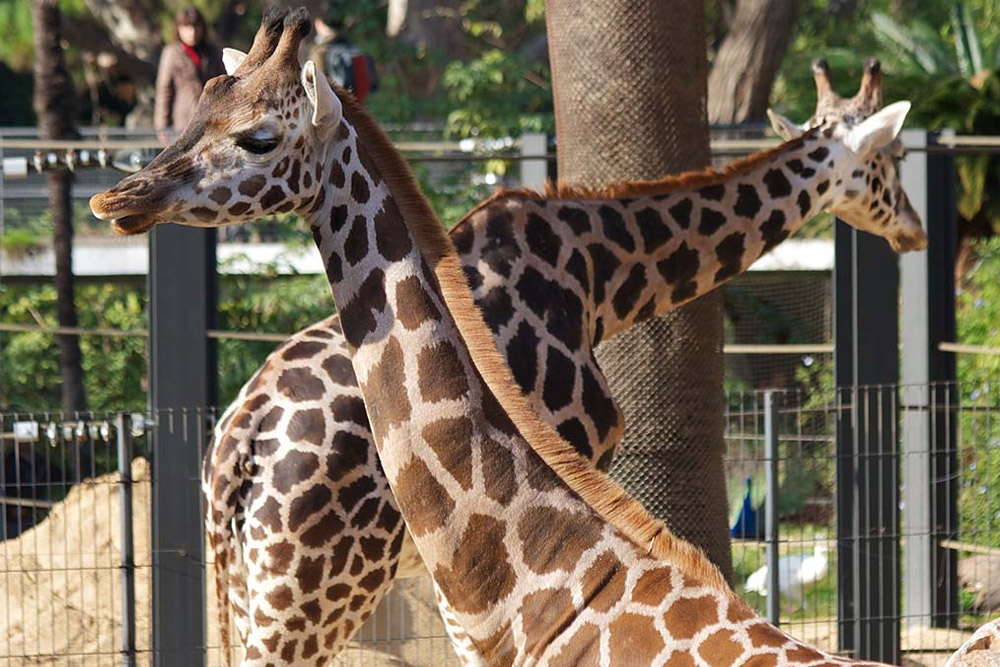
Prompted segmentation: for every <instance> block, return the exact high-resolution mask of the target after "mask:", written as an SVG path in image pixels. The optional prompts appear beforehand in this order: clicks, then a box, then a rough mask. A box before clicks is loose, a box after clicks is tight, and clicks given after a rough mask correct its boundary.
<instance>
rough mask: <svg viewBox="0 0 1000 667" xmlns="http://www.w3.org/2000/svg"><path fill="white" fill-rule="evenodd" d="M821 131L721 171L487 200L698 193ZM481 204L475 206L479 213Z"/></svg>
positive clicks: (523, 191) (554, 187)
mask: <svg viewBox="0 0 1000 667" xmlns="http://www.w3.org/2000/svg"><path fill="white" fill-rule="evenodd" d="M817 132H818V128H813V129H810V130H808V131H807V132H805V133H804V134H802V135H800V136H798V137H796V138H795V139H792V140H791V141H786V142H784V143H782V144H780V145H778V146H775V147H774V148H769V149H768V150H765V151H759V152H757V153H754V154H752V155H747V156H746V157H742V158H740V159H738V160H733V161H732V162H730V163H729V164H728V165H726V166H725V167H723V168H722V169H713V168H711V167H708V168H705V169H695V170H692V171H685V172H682V173H680V174H673V175H670V176H666V177H664V178H658V179H654V180H648V181H647V180H636V181H629V180H625V181H618V182H616V183H611V184H609V185H605V186H596V187H592V186H587V185H568V184H556V183H552V182H551V181H546V182H545V191H544V192H538V191H537V190H529V189H527V188H509V189H501V190H498V191H497V192H496V193H495V194H494V195H493V196H492V197H490V198H489V199H488V200H486V202H485V203H486V204H489V203H493V202H494V201H496V200H498V199H504V198H507V197H521V198H527V199H532V200H536V201H541V200H553V199H554V200H567V199H575V200H579V199H623V198H626V197H648V196H651V195H666V194H671V193H674V192H679V191H681V190H696V189H698V188H704V187H707V186H710V185H718V184H719V183H722V182H724V181H727V180H729V179H730V178H732V177H734V176H739V175H741V174H745V173H747V172H750V171H752V170H754V169H756V168H757V167H759V166H760V165H762V164H764V163H766V162H769V161H770V160H772V159H774V158H775V157H777V156H779V155H781V154H783V153H785V152H787V151H791V150H795V149H797V148H800V147H801V146H802V144H804V143H805V141H806V139H808V138H810V137H813V136H815V135H816V133H817ZM479 208H482V205H480V206H478V207H476V210H478V209H479Z"/></svg>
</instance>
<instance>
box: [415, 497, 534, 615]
mask: <svg viewBox="0 0 1000 667" xmlns="http://www.w3.org/2000/svg"><path fill="white" fill-rule="evenodd" d="M400 486H402V485H400ZM397 497H398V496H397ZM449 500H450V499H449ZM400 504H402V503H400ZM410 516H412V515H411V514H410V513H409V512H406V517H407V519H406V522H407V525H408V526H409V527H410V529H411V530H412V529H413V523H412V522H411V521H410ZM506 533H507V527H506V525H505V524H504V523H503V522H502V521H500V520H498V519H494V518H493V517H490V516H486V515H483V514H473V515H472V516H471V517H469V523H468V525H467V526H466V527H465V532H464V533H462V537H461V539H460V540H459V541H458V543H459V544H460V545H462V546H461V548H460V549H458V550H457V551H456V552H455V555H454V557H453V559H452V565H451V567H446V566H444V565H441V566H438V569H437V571H436V572H435V573H434V580H435V581H436V582H437V583H438V586H439V587H440V588H441V592H442V593H443V594H444V597H445V599H447V600H448V602H449V604H451V606H452V608H453V609H454V610H455V611H457V612H459V613H462V614H478V613H481V612H483V611H486V610H487V609H489V608H490V607H492V606H493V605H495V604H496V603H497V602H499V601H500V600H502V599H503V598H505V597H506V596H507V595H508V594H509V593H510V592H511V590H513V588H514V580H515V579H516V575H515V573H514V568H512V567H511V566H510V561H509V559H508V557H507V549H506V547H505V546H504V543H503V538H504V536H505V535H506ZM413 534H414V535H419V534H420V533H417V532H416V531H415V530H414V531H413Z"/></svg>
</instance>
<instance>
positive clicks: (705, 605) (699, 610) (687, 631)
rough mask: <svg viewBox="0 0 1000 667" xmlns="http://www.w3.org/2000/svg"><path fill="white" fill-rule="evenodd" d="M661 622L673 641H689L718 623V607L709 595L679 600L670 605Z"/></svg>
mask: <svg viewBox="0 0 1000 667" xmlns="http://www.w3.org/2000/svg"><path fill="white" fill-rule="evenodd" d="M663 620H664V621H665V622H666V625H667V631H668V632H670V635H671V636H672V637H673V638H674V639H675V640H681V639H691V638H692V637H694V636H695V634H696V633H697V632H698V631H699V630H701V629H702V628H704V627H708V626H710V625H716V624H717V623H718V622H719V605H718V602H717V600H716V599H715V598H714V597H713V596H711V595H705V596H702V597H700V598H680V599H679V600H675V601H674V603H673V604H672V605H670V608H669V609H667V612H666V613H665V614H664V615H663Z"/></svg>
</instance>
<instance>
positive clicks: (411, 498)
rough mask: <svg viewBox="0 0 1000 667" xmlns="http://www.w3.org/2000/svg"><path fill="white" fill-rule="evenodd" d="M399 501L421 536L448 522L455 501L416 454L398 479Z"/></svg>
mask: <svg viewBox="0 0 1000 667" xmlns="http://www.w3.org/2000/svg"><path fill="white" fill-rule="evenodd" d="M395 488H396V501H397V502H398V503H399V506H400V508H402V510H403V514H404V515H405V516H406V525H407V526H409V528H410V532H412V533H413V535H414V536H416V537H420V536H421V535H425V534H427V533H430V532H432V531H435V530H437V529H438V528H440V527H441V526H443V525H444V524H445V522H446V521H447V520H448V517H449V516H450V515H451V512H452V510H454V509H455V501H454V500H453V499H452V498H451V496H449V495H448V491H447V490H446V489H445V488H444V487H443V486H441V483H440V482H438V481H437V480H436V479H434V475H433V474H432V473H431V471H430V470H429V469H428V468H427V464H425V463H424V462H423V461H421V460H420V459H418V458H416V457H413V458H412V459H411V460H410V462H409V463H408V464H407V465H406V467H405V468H403V469H402V470H400V471H399V476H398V477H397V478H396V487H395Z"/></svg>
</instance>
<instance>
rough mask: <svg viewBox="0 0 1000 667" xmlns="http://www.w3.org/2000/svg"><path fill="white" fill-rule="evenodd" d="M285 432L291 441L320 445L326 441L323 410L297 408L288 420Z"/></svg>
mask: <svg viewBox="0 0 1000 667" xmlns="http://www.w3.org/2000/svg"><path fill="white" fill-rule="evenodd" d="M285 433H286V435H287V436H288V437H289V438H290V439H291V440H292V441H293V442H311V443H312V444H314V445H322V444H323V443H324V442H326V421H325V420H324V419H323V411H322V410H318V409H312V410H299V411H298V412H296V413H295V414H294V415H292V418H291V419H289V420H288V428H287V429H286V430H285Z"/></svg>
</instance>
